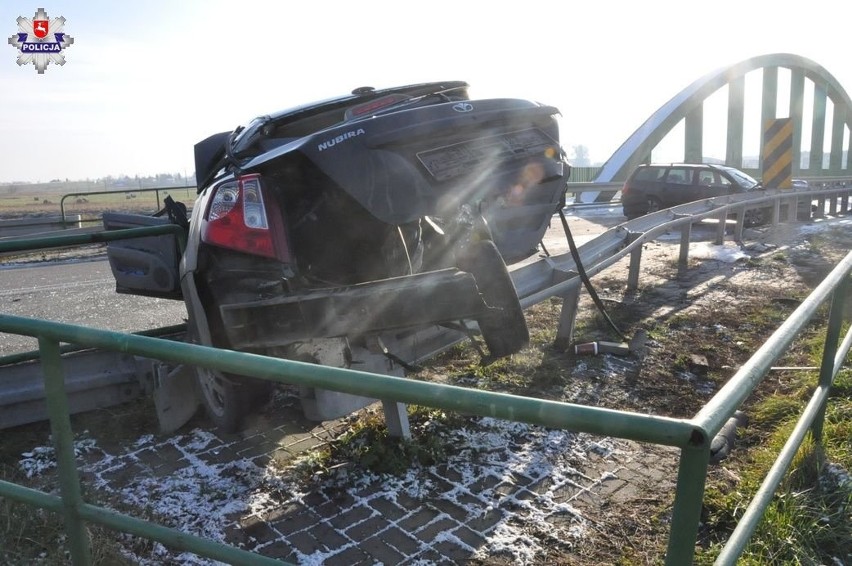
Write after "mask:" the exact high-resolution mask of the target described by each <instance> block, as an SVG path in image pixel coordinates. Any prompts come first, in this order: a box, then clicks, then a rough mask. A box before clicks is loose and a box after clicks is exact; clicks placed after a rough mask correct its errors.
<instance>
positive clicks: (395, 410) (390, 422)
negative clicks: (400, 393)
mask: <svg viewBox="0 0 852 566" xmlns="http://www.w3.org/2000/svg"><path fill="white" fill-rule="evenodd" d="M382 411H383V412H384V413H385V425H386V426H387V427H388V434H390V435H391V436H393V437H396V438H403V439H405V440H411V425H410V424H409V422H408V409H407V408H406V405H405V403H398V402H396V401H388V400H385V399H382Z"/></svg>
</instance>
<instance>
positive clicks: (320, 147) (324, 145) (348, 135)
mask: <svg viewBox="0 0 852 566" xmlns="http://www.w3.org/2000/svg"><path fill="white" fill-rule="evenodd" d="M366 133H367V132H365V131H364V128H358V129H357V130H352V131H349V132H344V133H342V134H340V135H339V136H335V137H333V138H331V139H330V140H326V141H324V142H322V143H321V144H319V145H318V146H317V149H318V150H319V151H323V150H326V149H331V148H332V147H334V146H336V145H337V144H339V143H342V142H345V141H346V140H348V139H350V138H354V137H355V136H360V135H362V134H366Z"/></svg>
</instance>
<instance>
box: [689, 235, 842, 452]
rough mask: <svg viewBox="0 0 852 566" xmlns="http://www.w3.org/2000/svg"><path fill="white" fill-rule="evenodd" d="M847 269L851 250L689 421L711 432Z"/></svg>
mask: <svg viewBox="0 0 852 566" xmlns="http://www.w3.org/2000/svg"><path fill="white" fill-rule="evenodd" d="M850 272H852V252H849V253H848V254H847V255H846V257H844V258H843V260H841V261H840V263H838V264H837V266H836V267H835V268H834V269H833V270H832V271H831V272H830V273H829V274H828V275H827V276H826V277H825V279H823V280H822V282H821V283H820V284H819V285H818V286H817V287H816V289H814V290H813V292H811V294H810V295H808V297H807V298H806V299H805V300H804V301H802V303H801V304H800V305H799V306H798V308H796V310H795V311H793V313H792V314H791V315H790V316H789V317H788V318H787V319H786V320H785V321H784V322H783V323H782V324H781V326H779V327H778V329H777V330H776V331H775V332H773V333H772V336H770V337H769V339H768V340H766V342H764V343H763V345H762V346H761V347H760V348H759V349H758V350H757V352H755V353H754V355H752V356H751V357H750V358H749V359H748V361H746V363H744V364H743V365H742V367H740V369H739V370H738V371H737V372H736V373H735V374H734V375H733V377H731V378H730V379H729V380H728V381H727V383H725V385H724V386H722V388H721V389H720V390H719V392H718V393H716V395H714V396H713V398H712V399H710V401H708V402H707V404H706V405H704V407H703V408H702V409H701V410H700V411H699V412H698V413H697V414H696V415H695V418H694V419H693V423H694V424H695V425H696V426H697V427H698V428H700V429H703V430H707V431H709V433H710V435H711V436H715V435H716V433H718V432H719V431H720V430H721V429H722V427H723V426H724V424H725V423H726V422H727V421H728V419H729V418H730V417H731V416H732V415H733V414H734V411H736V410H737V409H738V408H739V407H740V405H742V403H743V401H745V400H746V398H748V396H749V395H751V393H752V391H754V388H755V387H757V385H758V384H759V383H760V382H761V381H763V379H764V377H765V376H766V374H767V373H768V372H769V368H771V367H772V366H773V365H774V362H775V360H777V359H778V358H780V357H781V356H782V355H783V354H784V353H785V352H786V351H787V348H789V346H790V345H791V344H792V343H793V341H794V340H795V339H796V337H797V336H798V334H799V333H800V332H801V331H802V330H803V329H804V328H805V327H806V325H807V324H808V323H809V321H810V320H811V318H813V316H814V315H815V314H816V313H817V310H818V309H819V308H820V306H821V305H822V304H823V303H825V302H826V301H827V300H828V299H829V298H830V297H831V296H832V293H833V292H834V289H835V288H836V287H838V286H840V285H841V283H842V282H843V281H844V280H845V279H846V278H847V277H848V276H849V273H850Z"/></svg>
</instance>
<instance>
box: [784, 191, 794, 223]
mask: <svg viewBox="0 0 852 566" xmlns="http://www.w3.org/2000/svg"><path fill="white" fill-rule="evenodd" d="M795 220H796V197H793V198H788V199H787V214H785V215H784V222H794V221H795Z"/></svg>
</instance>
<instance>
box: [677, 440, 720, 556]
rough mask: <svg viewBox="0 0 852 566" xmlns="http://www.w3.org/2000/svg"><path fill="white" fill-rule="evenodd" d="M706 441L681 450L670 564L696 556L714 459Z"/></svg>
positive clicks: (708, 442)
mask: <svg viewBox="0 0 852 566" xmlns="http://www.w3.org/2000/svg"><path fill="white" fill-rule="evenodd" d="M705 440H706V441H705V442H702V443H701V446H698V447H695V446H687V447H685V448H682V449H681V452H680V465H679V467H678V472H677V491H676V492H675V501H674V509H673V511H672V528H671V530H670V531H669V545H668V550H667V552H666V566H683V565H684V564H692V563H693V559H694V557H695V541H696V540H697V539H698V525H699V523H700V522H701V508H702V505H703V501H704V486H705V484H706V483H707V467H708V465H709V462H710V441H709V439H705Z"/></svg>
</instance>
